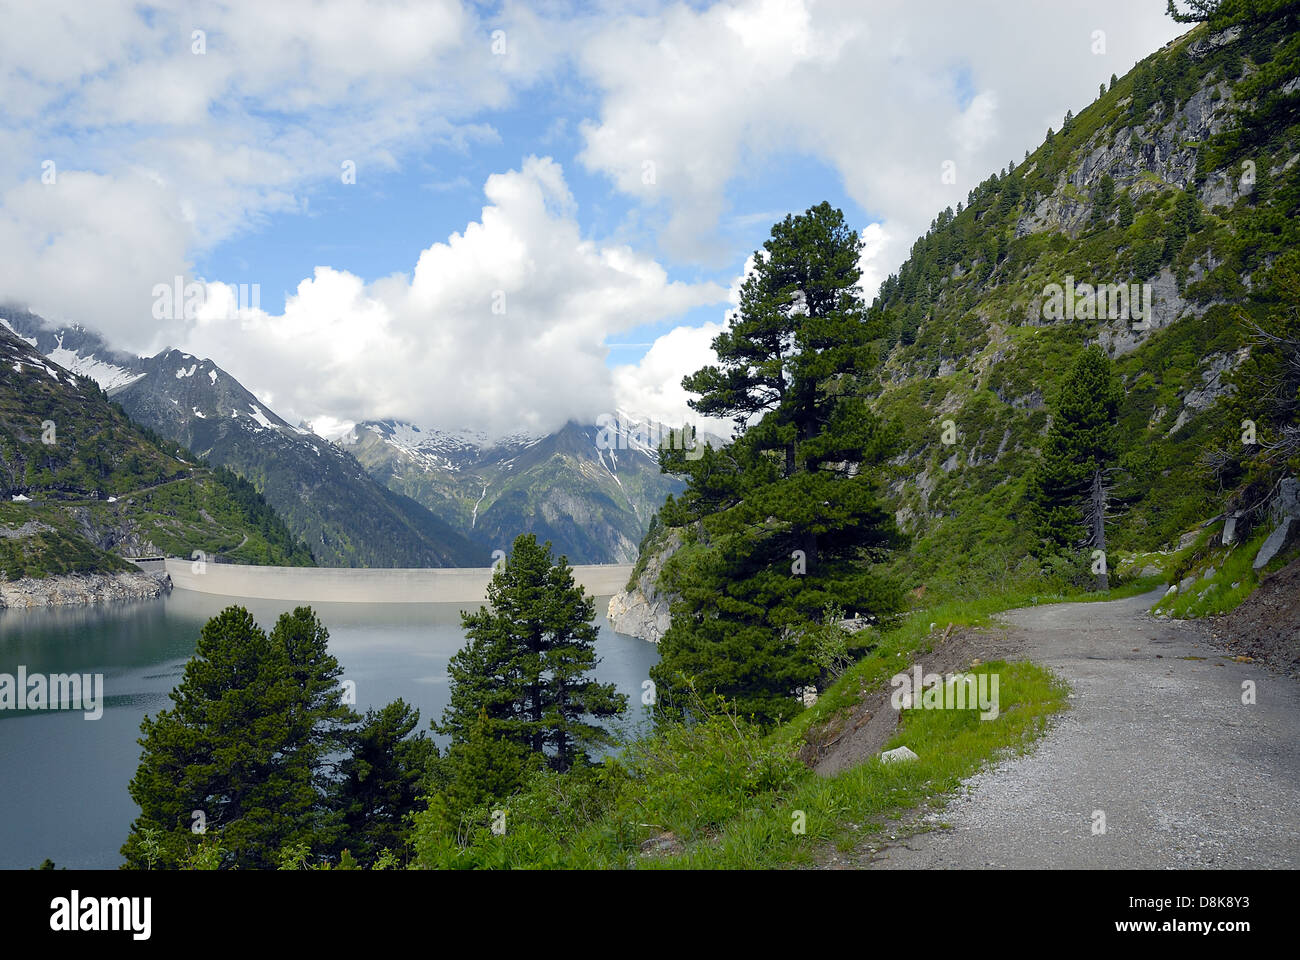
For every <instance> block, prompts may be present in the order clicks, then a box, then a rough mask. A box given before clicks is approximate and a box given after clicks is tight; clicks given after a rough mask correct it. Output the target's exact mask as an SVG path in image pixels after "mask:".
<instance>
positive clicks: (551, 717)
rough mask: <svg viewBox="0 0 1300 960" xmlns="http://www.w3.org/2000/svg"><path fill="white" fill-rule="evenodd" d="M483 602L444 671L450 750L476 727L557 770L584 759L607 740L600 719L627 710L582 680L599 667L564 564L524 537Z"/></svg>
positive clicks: (591, 611) (608, 691)
mask: <svg viewBox="0 0 1300 960" xmlns="http://www.w3.org/2000/svg"><path fill="white" fill-rule="evenodd" d="M488 603H489V605H490V607H491V609H489V608H488V607H480V608H479V612H478V613H463V614H462V615H461V619H462V622H463V624H464V626H465V629H466V632H467V635H468V637H469V643H468V644H466V646H465V647H463V648H462V649H461V650H460V651H458V652H457V653H456V655H455V656H454V657H452V659H451V663H450V665H449V666H448V673H449V674H450V676H451V682H452V690H451V702H450V703H449V705H448V707H447V709H446V711H445V712H444V714H443V722H442V725H441V726H440V727H439V732H441V733H444V734H448V735H450V736H451V740H452V745H451V752H452V753H453V754H454V753H456V751H457V750H458V749H459V748H460V745H461V744H465V743H467V742H469V741H471V739H472V738H471V737H470V733H471V726H472V725H473V724H475V723H481V724H484V725H485V726H486V729H485V731H483V735H484V736H485V737H487V738H489V739H492V740H509V741H511V742H513V743H516V744H518V745H519V746H520V747H522V748H524V749H527V750H529V751H531V752H532V753H534V754H538V755H542V754H545V755H546V757H547V762H548V763H549V764H550V766H551V767H552V768H553V769H555V770H557V771H560V772H564V771H566V770H568V769H569V768H570V767H572V766H573V765H574V764H582V763H586V762H588V760H589V757H588V754H587V751H588V750H590V749H592V748H595V747H600V746H604V745H606V744H608V743H610V742H611V738H610V735H609V732H608V731H607V730H606V729H605V728H604V727H602V726H601V725H600V723H599V722H598V721H599V720H601V719H604V718H609V717H615V716H618V715H619V714H621V713H623V712H624V711H625V710H626V708H627V697H626V695H624V694H620V693H617V692H616V690H615V687H614V684H610V683H605V684H602V683H598V682H596V681H595V680H592V679H590V678H589V676H588V673H589V671H591V670H592V669H593V668H594V667H595V666H596V664H597V662H598V659H597V657H596V648H595V644H596V634H597V631H596V628H595V626H594V625H593V624H592V620H593V618H594V617H595V605H594V603H593V602H592V600H591V598H590V597H588V596H587V595H586V593H585V591H584V590H583V589H582V587H580V586H575V584H574V582H573V571H572V569H571V568H570V567H569V564H568V561H567V560H566V559H565V558H564V557H560V559H559V560H558V561H555V560H554V559H553V557H552V556H551V545H550V543H546V544H544V545H539V544H538V543H537V538H536V537H535V536H534V535H533V534H521V535H520V536H519V537H517V538H516V539H515V542H514V545H513V547H512V548H511V551H510V554H509V556H508V557H507V558H506V560H505V563H504V565H503V566H502V567H501V569H499V570H497V572H496V573H494V574H493V576H492V582H491V583H490V584H489V586H488ZM593 721H596V722H593Z"/></svg>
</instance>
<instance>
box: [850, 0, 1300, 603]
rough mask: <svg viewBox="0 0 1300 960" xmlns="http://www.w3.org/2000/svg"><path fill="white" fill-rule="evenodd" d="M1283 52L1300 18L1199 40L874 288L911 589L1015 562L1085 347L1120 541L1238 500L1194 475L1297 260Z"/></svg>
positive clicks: (1222, 29) (1293, 43)
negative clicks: (1115, 431) (1106, 421)
mask: <svg viewBox="0 0 1300 960" xmlns="http://www.w3.org/2000/svg"><path fill="white" fill-rule="evenodd" d="M1289 6H1290V7H1296V6H1297V5H1296V4H1290V5H1289ZM1297 37H1300V34H1297V33H1296V24H1295V14H1294V10H1292V11H1291V12H1289V13H1285V12H1284V13H1283V14H1281V15H1277V16H1274V17H1272V18H1270V19H1264V20H1260V21H1253V22H1249V23H1235V24H1234V23H1228V24H1226V25H1225V24H1224V23H1219V24H1215V23H1210V24H1203V25H1201V26H1198V27H1196V28H1195V29H1193V30H1191V31H1190V32H1189V33H1187V34H1186V35H1184V36H1183V37H1181V38H1180V39H1179V40H1177V41H1175V42H1174V43H1172V44H1171V45H1169V46H1168V47H1166V48H1165V49H1162V50H1160V51H1159V52H1157V53H1155V54H1153V55H1152V56H1150V57H1148V58H1147V59H1146V60H1144V61H1142V62H1141V63H1140V64H1138V65H1137V67H1136V68H1135V69H1134V70H1133V71H1132V72H1131V73H1129V74H1128V75H1127V76H1125V77H1123V78H1122V79H1117V80H1113V81H1112V83H1111V84H1110V85H1109V88H1108V89H1106V90H1105V91H1104V92H1103V93H1101V95H1100V96H1099V97H1098V99H1097V100H1096V101H1095V102H1094V103H1092V104H1090V105H1088V106H1086V107H1085V108H1084V109H1082V110H1080V111H1079V113H1078V114H1077V115H1072V114H1067V116H1066V118H1065V121H1064V123H1063V124H1062V126H1061V128H1060V129H1059V130H1055V131H1053V130H1049V131H1048V133H1047V137H1046V140H1045V142H1044V143H1043V144H1042V146H1040V147H1039V148H1038V149H1037V150H1036V151H1034V152H1033V153H1032V154H1029V155H1027V156H1026V157H1025V158H1024V160H1023V162H1020V163H1017V164H1012V165H1010V166H1009V167H1008V168H1007V169H1005V170H1003V171H999V172H995V173H994V174H993V175H992V176H990V177H989V178H988V179H987V180H986V181H984V182H983V183H982V184H980V186H979V187H977V188H976V189H975V190H974V191H972V192H971V193H970V195H969V196H968V197H967V198H966V200H965V201H963V202H960V203H958V204H957V206H956V208H955V209H954V208H949V209H947V210H944V211H943V212H942V213H940V214H939V216H938V217H937V218H936V220H935V221H934V223H933V224H932V227H931V229H930V231H929V232H928V233H927V234H926V235H925V236H924V237H922V238H920V239H919V240H918V241H917V242H916V244H915V245H914V247H913V249H912V254H911V257H910V258H909V259H908V261H907V262H906V263H905V264H904V265H903V266H902V268H901V269H900V271H899V273H898V274H897V275H896V276H893V277H890V278H889V280H888V281H886V283H885V284H884V285H883V286H882V289H881V291H880V295H879V297H878V299H877V300H876V302H875V304H874V305H873V307H872V312H873V314H874V316H875V317H876V318H877V319H881V320H883V321H884V322H885V323H886V324H887V329H888V330H889V336H888V339H887V342H886V343H884V344H883V347H884V349H885V350H886V351H887V362H886V364H885V376H884V380H885V382H884V383H883V384H881V385H880V388H879V399H878V400H877V407H878V409H879V410H880V411H881V412H883V413H884V414H885V415H886V416H888V417H889V418H890V419H891V420H892V421H893V422H895V423H896V424H898V425H899V426H900V427H901V429H902V434H903V437H904V438H905V443H906V444H907V450H906V451H905V452H904V453H902V454H901V455H900V456H899V457H898V458H897V459H896V460H895V461H894V463H893V465H892V469H891V472H890V475H889V476H888V477H887V478H886V479H887V482H888V484H889V490H890V496H891V498H892V501H893V506H894V509H895V510H896V516H897V519H898V521H899V523H900V524H901V525H902V526H903V527H904V528H905V529H907V530H908V531H909V532H910V533H911V534H912V535H913V536H914V538H915V545H914V549H913V551H912V554H911V556H910V557H909V558H908V560H907V563H906V564H905V570H906V572H907V574H908V575H909V576H911V577H912V578H913V579H914V581H915V582H916V583H917V584H918V585H919V584H921V583H926V582H927V581H935V582H936V583H940V582H941V584H942V585H943V586H948V587H953V588H954V590H955V591H957V592H960V590H961V589H962V587H963V585H964V586H966V587H970V586H975V585H978V584H983V583H989V582H996V581H997V580H998V579H999V578H1000V577H1002V576H1004V575H1005V574H1006V572H1007V571H1008V570H1009V569H1012V568H1014V567H1015V566H1016V565H1018V564H1019V563H1021V562H1022V561H1023V558H1025V557H1026V556H1027V554H1028V552H1029V547H1030V542H1029V539H1028V538H1029V534H1028V531H1027V528H1026V524H1025V523H1024V519H1025V517H1024V513H1023V510H1022V504H1023V494H1024V486H1025V478H1026V474H1027V472H1028V469H1029V466H1030V464H1031V463H1032V462H1033V461H1034V459H1035V458H1036V456H1037V448H1038V444H1039V439H1040V437H1041V435H1042V433H1043V432H1044V430H1045V428H1046V426H1047V410H1046V407H1047V403H1048V401H1050V400H1051V399H1052V398H1053V397H1054V396H1055V392H1056V390H1057V388H1058V385H1059V382H1060V378H1061V377H1062V375H1063V374H1064V372H1065V370H1066V368H1067V366H1068V364H1069V362H1070V360H1071V359H1072V358H1073V356H1074V355H1075V354H1076V353H1077V351H1078V350H1080V349H1081V348H1082V347H1083V346H1085V345H1086V344H1089V343H1100V344H1101V345H1102V346H1103V347H1104V348H1105V349H1106V350H1107V352H1108V353H1109V354H1110V355H1111V356H1112V358H1114V360H1115V362H1116V368H1117V372H1118V373H1119V375H1120V376H1121V378H1122V382H1123V387H1124V390H1125V399H1124V404H1123V409H1122V411H1121V415H1120V416H1121V444H1122V456H1121V466H1122V471H1121V473H1120V475H1119V481H1118V485H1117V488H1116V493H1117V495H1118V497H1119V499H1120V503H1121V506H1122V515H1121V516H1120V517H1119V518H1117V520H1116V521H1115V523H1114V530H1113V532H1112V533H1111V542H1112V544H1113V545H1114V546H1115V547H1116V548H1118V549H1121V550H1124V549H1127V550H1152V549H1157V548H1160V547H1162V546H1171V545H1172V544H1174V543H1175V542H1176V541H1177V539H1178V536H1179V535H1180V534H1181V533H1182V532H1183V531H1184V530H1186V529H1188V528H1189V527H1191V526H1193V525H1195V524H1196V523H1197V522H1198V521H1201V520H1204V519H1205V518H1207V517H1211V516H1213V515H1215V514H1219V513H1222V512H1223V511H1224V509H1225V504H1227V505H1229V506H1230V505H1231V502H1232V501H1233V492H1232V490H1231V489H1222V488H1221V487H1220V484H1219V483H1217V482H1215V480H1214V478H1213V477H1212V476H1211V474H1210V471H1209V469H1208V466H1207V459H1208V457H1209V454H1210V453H1211V452H1212V451H1214V450H1215V449H1216V448H1218V447H1221V446H1222V445H1223V444H1224V443H1225V440H1224V438H1225V437H1228V436H1230V435H1231V432H1232V430H1234V429H1237V428H1236V426H1235V421H1234V423H1229V422H1228V421H1229V420H1230V419H1231V417H1230V416H1229V413H1228V411H1227V410H1226V405H1225V404H1224V403H1223V402H1221V401H1222V400H1223V398H1224V397H1225V396H1227V395H1230V394H1231V393H1232V392H1233V390H1234V387H1233V384H1232V379H1233V371H1234V370H1236V369H1238V368H1239V367H1241V365H1242V364H1243V363H1244V362H1245V360H1246V359H1247V357H1248V356H1249V355H1250V350H1251V340H1250V327H1249V321H1250V319H1252V318H1258V317H1262V316H1264V315H1266V314H1268V313H1269V312H1270V311H1277V310H1278V309H1283V308H1282V307H1280V305H1279V304H1278V302H1277V300H1278V298H1277V297H1276V296H1274V293H1275V290H1276V289H1277V288H1276V284H1275V283H1274V279H1273V278H1274V272H1275V271H1274V267H1275V266H1277V265H1278V263H1279V261H1280V260H1284V259H1285V255H1286V254H1287V251H1294V250H1295V249H1296V248H1297V246H1298V245H1300V244H1298V243H1297V241H1300V231H1298V230H1297V226H1296V215H1297V213H1298V212H1300V209H1298V206H1300V170H1297V169H1296V164H1297V161H1300V79H1297V77H1298V75H1300V52H1298V46H1300V43H1298V40H1297ZM1071 288H1073V289H1071ZM1120 288H1123V289H1124V290H1125V291H1126V292H1128V293H1129V294H1130V297H1129V299H1130V301H1131V304H1130V307H1131V309H1130V310H1129V311H1128V313H1127V315H1125V314H1124V313H1123V311H1122V310H1120V309H1119V307H1120V306H1122V304H1121V303H1120V302H1119V300H1118V296H1117V295H1116V294H1115V293H1114V292H1113V291H1117V290H1119V289H1120ZM1098 291H1101V294H1100V295H1099V294H1098ZM1112 301H1113V302H1112ZM1146 303H1149V305H1150V309H1149V315H1148V312H1147V310H1146V309H1145V306H1144V305H1145V304H1146Z"/></svg>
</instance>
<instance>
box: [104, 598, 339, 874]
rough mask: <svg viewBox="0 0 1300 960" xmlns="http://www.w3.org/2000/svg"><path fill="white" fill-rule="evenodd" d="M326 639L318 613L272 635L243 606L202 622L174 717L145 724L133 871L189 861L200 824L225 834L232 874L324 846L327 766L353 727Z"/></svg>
mask: <svg viewBox="0 0 1300 960" xmlns="http://www.w3.org/2000/svg"><path fill="white" fill-rule="evenodd" d="M327 636H328V635H327V634H326V633H325V631H324V628H323V627H321V626H320V624H319V621H317V620H316V618H315V616H314V614H312V613H311V611H310V610H309V609H307V608H299V609H298V610H296V611H294V613H293V614H284V615H283V616H282V617H281V618H280V621H279V622H278V623H277V624H276V628H275V630H274V631H273V633H272V635H271V636H270V637H268V636H267V635H266V633H265V632H264V631H263V630H262V629H261V628H260V627H259V626H258V625H257V624H256V623H255V622H254V620H253V618H252V616H251V615H250V614H249V612H248V611H247V610H245V609H244V608H243V607H237V606H232V607H228V608H227V609H225V610H223V611H222V612H221V613H220V614H219V615H217V616H216V617H213V618H212V619H211V620H209V621H208V622H207V623H205V624H204V625H203V629H202V630H201V632H200V634H199V641H198V645H197V647H196V649H195V652H194V656H193V657H191V659H190V661H189V662H188V663H187V664H186V665H185V674H184V677H183V678H182V680H181V683H180V684H179V685H178V686H177V687H176V689H175V690H173V691H172V694H171V697H172V702H173V706H172V708H171V709H169V710H163V711H161V712H160V713H159V714H158V715H157V716H156V717H152V718H150V717H145V719H144V721H143V722H142V723H141V725H140V730H141V734H142V736H141V738H140V740H139V743H140V745H141V747H142V748H143V750H142V753H141V758H140V765H139V768H138V769H137V771H136V774H135V776H134V778H132V780H131V783H130V786H129V788H128V789H129V790H130V793H131V798H132V799H133V800H135V802H136V803H137V804H139V806H140V816H139V817H138V818H137V819H136V820H135V822H134V823H132V825H131V832H130V835H129V836H128V838H127V841H126V843H125V845H123V847H122V855H123V857H125V859H126V862H127V865H128V866H133V867H141V866H146V865H148V864H149V863H150V862H152V863H154V864H155V865H159V866H167V867H177V866H180V865H182V864H184V863H186V862H187V861H188V860H189V859H190V857H191V855H192V854H193V852H194V849H195V847H196V845H197V843H198V842H199V840H200V839H202V838H201V837H200V836H199V835H198V833H197V831H196V829H195V828H197V827H199V826H202V827H203V829H204V831H205V832H206V834H207V835H208V836H212V835H214V834H216V835H219V838H220V840H219V842H220V847H221V850H222V851H223V863H222V865H223V866H237V867H243V868H250V867H251V868H258V867H261V868H267V867H273V866H275V865H276V863H277V855H278V853H279V851H280V849H281V848H282V847H284V846H286V845H298V844H304V845H306V846H307V847H308V848H312V847H314V846H318V845H319V844H320V843H321V842H322V837H323V833H324V830H325V829H326V822H325V821H326V820H327V817H326V814H325V810H324V803H323V798H322V793H321V788H322V762H323V760H324V757H325V754H326V752H327V751H329V750H331V749H333V747H334V745H337V743H338V740H337V736H338V735H339V730H340V728H341V727H342V726H344V725H345V724H346V723H347V722H348V712H347V711H346V710H345V709H344V710H340V709H339V707H340V706H341V704H340V703H339V701H338V698H337V696H336V691H335V692H331V690H330V689H329V684H330V683H332V682H333V681H334V678H336V677H337V676H338V672H337V671H338V664H337V662H336V661H335V660H334V658H333V657H332V656H330V655H329V654H328V653H327V652H326V651H325V650H324V642H325V639H326V638H327ZM149 837H156V839H157V846H156V849H155V850H154V851H153V852H152V855H148V856H147V854H148V853H149V852H150V851H149V850H148V849H147V847H148V846H149V845H147V844H146V843H145V842H144V841H145V840H146V838H149Z"/></svg>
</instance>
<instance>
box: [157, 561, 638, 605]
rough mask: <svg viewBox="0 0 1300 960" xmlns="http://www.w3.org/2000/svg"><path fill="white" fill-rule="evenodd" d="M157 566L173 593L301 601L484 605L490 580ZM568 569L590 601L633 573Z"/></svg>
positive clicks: (409, 572) (476, 573)
mask: <svg viewBox="0 0 1300 960" xmlns="http://www.w3.org/2000/svg"><path fill="white" fill-rule="evenodd" d="M140 566H142V567H145V566H147V565H146V564H140ZM162 566H163V567H164V568H165V569H166V571H167V575H168V576H169V577H171V581H172V587H173V589H176V590H191V591H194V592H195V593H213V594H218V595H220V596H226V597H245V598H248V599H257V600H291V601H301V602H303V603H483V602H485V601H486V600H487V587H488V583H489V581H491V579H492V568H491V567H415V568H411V567H399V568H377V567H259V566H251V565H245V564H235V563H200V562H198V561H190V560H184V559H178V558H171V557H169V558H168V559H167V560H165V561H163V564H162ZM571 569H572V570H573V579H574V582H575V583H578V584H580V585H581V586H582V587H583V588H584V589H586V591H587V594H588V596H593V597H609V596H613V595H614V594H616V593H622V592H623V589H624V587H626V586H627V581H628V577H630V576H631V575H632V564H630V563H609V564H585V565H581V566H573V567H572V568H571Z"/></svg>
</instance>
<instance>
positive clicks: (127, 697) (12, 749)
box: [0, 591, 659, 868]
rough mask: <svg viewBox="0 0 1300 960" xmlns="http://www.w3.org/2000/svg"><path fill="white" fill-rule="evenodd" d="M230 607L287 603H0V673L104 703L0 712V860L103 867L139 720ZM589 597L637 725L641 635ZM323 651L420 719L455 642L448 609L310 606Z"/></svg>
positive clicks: (119, 829)
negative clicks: (51, 678)
mask: <svg viewBox="0 0 1300 960" xmlns="http://www.w3.org/2000/svg"><path fill="white" fill-rule="evenodd" d="M231 603H239V604H241V605H242V606H245V607H247V608H248V610H249V611H250V612H251V613H252V614H253V616H254V617H256V618H257V621H258V623H260V624H261V625H262V626H263V628H265V629H268V630H269V629H270V627H271V626H272V624H274V622H275V618H276V617H278V616H279V615H280V614H281V613H283V612H284V611H285V610H289V609H292V607H293V606H295V604H293V603H291V602H287V601H277V600H242V599H235V598H229V597H216V596H210V595H204V594H197V593H190V592H186V591H174V592H173V593H171V594H170V595H169V596H167V597H165V598H164V599H162V600H154V601H144V602H140V603H123V604H110V605H106V606H101V607H73V608H55V609H46V610H37V611H21V610H0V673H8V674H11V675H12V674H16V673H17V668H18V666H19V665H24V666H26V668H27V672H28V674H29V675H30V674H33V673H44V674H55V673H72V672H75V673H82V674H86V673H90V674H94V673H102V674H103V675H104V711H103V716H102V717H100V718H99V719H97V720H87V719H85V717H84V715H83V714H82V712H81V711H31V710H29V711H25V712H17V711H14V710H0V868H26V867H33V866H36V865H37V864H39V863H40V862H41V861H42V860H43V859H45V858H46V857H49V858H50V859H52V860H54V862H55V863H56V864H57V865H58V866H60V867H72V868H77V867H81V868H88V867H107V868H112V867H116V866H118V865H119V864H120V862H121V858H120V857H119V856H118V849H119V848H120V847H121V845H122V841H123V840H125V839H126V831H127V828H128V827H129V825H130V823H131V820H132V819H133V818H134V817H135V815H136V813H137V809H136V806H135V804H134V803H133V802H132V800H131V798H130V796H129V795H128V794H127V790H126V786H127V783H128V782H129V781H130V779H131V777H132V775H133V774H134V773H135V768H136V764H137V762H138V760H139V751H140V748H139V745H138V744H137V743H136V738H137V737H138V736H139V733H140V721H141V719H142V718H143V717H144V716H145V715H146V714H152V713H156V712H158V711H159V710H160V709H163V708H165V707H168V706H170V698H169V696H168V694H169V693H170V692H171V690H172V688H173V687H175V686H176V684H177V683H178V682H179V681H180V678H181V673H182V671H183V670H184V667H185V661H186V660H187V659H188V658H189V656H190V655H191V654H192V653H193V651H194V645H195V641H196V639H197V637H198V632H199V628H200V627H201V626H202V625H203V623H204V621H205V620H207V619H208V618H209V617H211V616H213V615H214V614H216V613H218V612H219V611H220V610H221V609H223V608H224V607H226V606H228V605H230V604H231ZM605 605H606V601H604V600H598V601H597V602H596V609H597V611H598V615H597V619H596V623H597V625H598V626H599V627H600V638H599V640H598V641H597V651H598V653H599V654H600V657H601V663H600V665H599V666H598V667H597V668H596V676H597V677H598V678H599V679H601V680H603V681H605V682H613V683H615V684H617V685H618V689H619V690H620V691H622V692H623V693H626V694H627V695H628V701H629V718H628V720H627V721H626V723H625V725H626V726H627V727H637V726H639V725H641V724H642V723H643V720H644V715H643V713H642V707H641V689H642V688H641V684H642V683H643V682H644V681H645V680H646V679H647V678H648V677H649V670H650V667H651V666H653V665H654V664H655V663H656V662H657V660H658V658H659V657H658V649H657V648H656V647H655V646H654V644H651V643H647V642H645V641H643V640H638V639H636V638H635V637H628V636H624V635H622V634H618V633H615V632H614V631H613V630H611V629H610V628H609V625H608V624H607V623H606V622H605V617H604V609H605ZM312 606H313V608H314V609H315V610H316V612H317V614H318V615H319V616H320V618H321V620H322V621H324V623H325V625H326V626H327V627H328V628H329V631H330V650H331V652H332V653H333V654H334V655H335V656H336V657H337V658H338V660H339V663H340V664H341V665H342V666H343V670H344V678H345V679H348V680H352V681H354V682H355V683H356V692H357V709H358V710H359V711H364V710H365V709H366V708H367V707H372V706H382V705H383V704H385V703H387V702H389V701H390V700H393V699H395V698H397V697H402V698H403V699H405V700H406V701H407V702H408V703H410V704H413V705H414V706H416V707H418V708H419V710H420V723H421V726H422V727H423V728H424V729H426V730H427V729H428V721H429V720H430V718H433V717H440V716H441V714H442V709H443V707H444V706H445V705H446V703H447V697H448V686H447V662H448V661H449V660H450V659H451V656H452V654H454V653H455V652H456V650H458V649H459V648H460V647H461V646H462V645H463V644H464V642H465V637H464V633H463V632H462V630H461V626H460V613H459V611H460V607H459V605H457V604H444V603H439V604H357V603H346V604H312Z"/></svg>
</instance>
